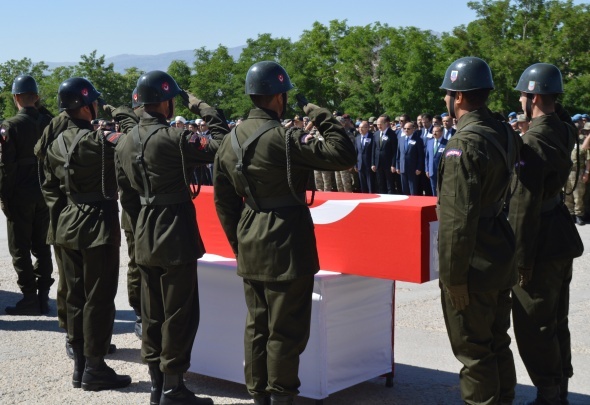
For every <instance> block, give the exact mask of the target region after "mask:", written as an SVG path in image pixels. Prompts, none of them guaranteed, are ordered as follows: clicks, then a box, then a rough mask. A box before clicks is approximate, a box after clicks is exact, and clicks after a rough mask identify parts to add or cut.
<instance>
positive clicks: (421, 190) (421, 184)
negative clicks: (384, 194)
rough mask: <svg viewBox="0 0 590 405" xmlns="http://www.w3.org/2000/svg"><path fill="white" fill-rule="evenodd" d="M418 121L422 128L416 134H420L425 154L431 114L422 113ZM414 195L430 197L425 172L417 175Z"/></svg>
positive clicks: (431, 121) (430, 133)
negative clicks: (420, 121) (420, 122)
mask: <svg viewBox="0 0 590 405" xmlns="http://www.w3.org/2000/svg"><path fill="white" fill-rule="evenodd" d="M420 119H421V120H422V128H420V129H418V130H417V131H416V132H418V133H419V134H420V138H422V145H423V146H424V148H425V149H424V153H426V142H427V141H428V139H430V138H432V123H433V117H432V114H428V113H423V114H422V115H420ZM416 194H417V195H432V189H431V187H430V181H429V180H428V177H426V173H425V172H422V173H420V175H418V190H417V192H416Z"/></svg>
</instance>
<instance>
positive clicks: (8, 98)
mask: <svg viewBox="0 0 590 405" xmlns="http://www.w3.org/2000/svg"><path fill="white" fill-rule="evenodd" d="M47 68H48V66H47V65H46V64H45V63H44V62H39V63H33V62H32V61H31V59H29V58H23V59H21V60H16V59H11V60H9V61H8V62H5V63H2V64H0V117H4V118H7V117H11V116H13V115H15V114H16V112H17V111H16V106H15V105H14V102H13V101H12V83H13V82H14V79H15V78H16V77H17V76H18V75H23V74H27V75H31V76H33V77H34V78H35V80H36V81H37V83H39V81H41V80H43V78H44V77H45V71H46V70H47Z"/></svg>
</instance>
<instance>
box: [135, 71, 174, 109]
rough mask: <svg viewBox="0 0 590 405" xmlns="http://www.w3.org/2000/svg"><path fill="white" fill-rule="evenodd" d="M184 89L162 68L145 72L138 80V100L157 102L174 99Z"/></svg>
mask: <svg viewBox="0 0 590 405" xmlns="http://www.w3.org/2000/svg"><path fill="white" fill-rule="evenodd" d="M181 91H182V90H181V89H180V87H178V84H177V83H176V80H174V79H173V78H172V76H170V75H169V74H168V73H166V72H162V71H161V70H152V71H151V72H147V73H144V74H143V75H141V76H140V77H139V79H138V80H137V102H138V103H139V104H157V103H161V102H164V101H168V100H171V99H173V98H174V97H175V96H177V95H178V94H180V92H181Z"/></svg>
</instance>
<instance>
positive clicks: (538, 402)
mask: <svg viewBox="0 0 590 405" xmlns="http://www.w3.org/2000/svg"><path fill="white" fill-rule="evenodd" d="M526 405H560V400H559V385H554V386H552V387H537V398H535V399H534V401H531V402H528V403H527V404H526Z"/></svg>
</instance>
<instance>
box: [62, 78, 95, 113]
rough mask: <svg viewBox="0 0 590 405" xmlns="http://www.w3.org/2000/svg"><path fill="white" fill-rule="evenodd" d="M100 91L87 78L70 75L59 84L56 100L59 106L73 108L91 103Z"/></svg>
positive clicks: (67, 108)
mask: <svg viewBox="0 0 590 405" xmlns="http://www.w3.org/2000/svg"><path fill="white" fill-rule="evenodd" d="M98 97H100V93H99V92H98V91H97V90H96V89H95V88H94V86H93V85H92V83H90V81H89V80H87V79H84V78H83V77H71V78H69V79H67V80H65V81H64V82H63V83H62V84H60V85H59V90H58V91H57V100H58V105H59V108H63V109H66V110H74V109H76V108H80V107H84V106H86V105H90V104H92V103H93V102H94V101H96V100H97V99H98Z"/></svg>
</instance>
